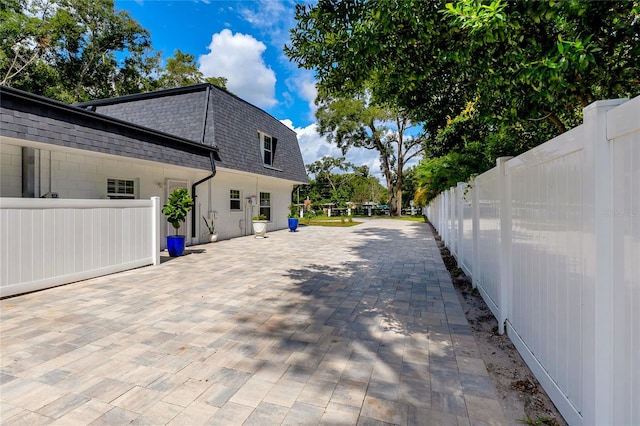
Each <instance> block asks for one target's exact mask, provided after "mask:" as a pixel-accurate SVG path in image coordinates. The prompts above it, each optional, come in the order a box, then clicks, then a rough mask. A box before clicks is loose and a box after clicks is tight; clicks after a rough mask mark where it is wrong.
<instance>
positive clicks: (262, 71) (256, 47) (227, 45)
mask: <svg viewBox="0 0 640 426" xmlns="http://www.w3.org/2000/svg"><path fill="white" fill-rule="evenodd" d="M266 48H267V47H266V46H265V45H264V43H262V42H261V41H258V40H256V39H255V38H253V37H252V36H250V35H247V34H241V33H236V34H233V33H232V32H231V31H230V30H228V29H224V30H222V31H220V32H219V33H217V34H214V35H213V37H212V38H211V44H209V46H208V49H209V51H210V52H209V53H207V54H206V55H201V56H200V58H199V63H200V71H201V72H202V73H203V74H204V76H205V77H225V78H226V79H227V88H228V89H229V90H230V91H231V92H232V93H234V94H236V95H238V96H239V97H241V98H242V99H244V100H246V101H248V102H251V103H252V104H255V105H257V106H259V107H261V108H269V107H272V106H274V105H276V104H277V100H276V97H275V91H276V74H275V72H274V71H273V70H272V69H271V68H270V67H268V66H267V65H266V64H265V62H264V59H263V58H262V54H263V53H264V51H265V50H266Z"/></svg>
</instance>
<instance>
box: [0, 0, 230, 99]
mask: <svg viewBox="0 0 640 426" xmlns="http://www.w3.org/2000/svg"><path fill="white" fill-rule="evenodd" d="M160 56H161V55H160V53H159V52H157V51H155V50H153V48H152V46H151V37H150V34H149V32H148V31H147V30H146V29H144V28H143V27H142V26H141V25H140V24H139V23H138V22H136V21H135V20H134V19H133V18H131V16H129V14H128V13H127V12H124V11H117V10H115V7H114V3H113V0H4V1H3V2H2V3H1V4H0V83H1V84H5V85H11V86H13V87H16V88H19V89H23V90H26V91H29V92H32V93H35V94H39V95H44V96H47V97H50V98H53V99H58V100H61V101H64V102H68V103H73V102H79V101H87V100H92V99H99V98H108V97H112V96H122V95H127V94H132V93H140V92H147V91H150V90H156V89H160V88H169V87H176V85H186V84H195V83H201V82H205V81H208V82H210V83H212V84H215V85H217V86H220V87H223V88H224V87H225V83H226V80H225V79H224V78H221V77H217V78H209V79H205V78H204V77H203V75H202V73H201V72H200V71H199V70H198V68H197V64H196V62H195V57H194V56H193V55H190V54H187V53H183V52H181V51H180V50H177V51H176V52H175V55H174V57H172V58H169V59H168V60H167V65H166V68H163V67H162V66H161V57H160Z"/></svg>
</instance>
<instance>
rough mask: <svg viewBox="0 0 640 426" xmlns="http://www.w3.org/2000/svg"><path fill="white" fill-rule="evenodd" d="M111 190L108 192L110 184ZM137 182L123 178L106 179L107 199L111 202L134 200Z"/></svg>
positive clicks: (136, 192)
mask: <svg viewBox="0 0 640 426" xmlns="http://www.w3.org/2000/svg"><path fill="white" fill-rule="evenodd" d="M112 182H113V188H111V189H112V190H111V191H109V189H110V188H109V187H110V186H111V185H110V184H111V183H112ZM138 186H139V185H138V180H137V179H128V178H127V179H124V178H112V177H110V178H107V198H109V199H112V200H135V199H136V198H138Z"/></svg>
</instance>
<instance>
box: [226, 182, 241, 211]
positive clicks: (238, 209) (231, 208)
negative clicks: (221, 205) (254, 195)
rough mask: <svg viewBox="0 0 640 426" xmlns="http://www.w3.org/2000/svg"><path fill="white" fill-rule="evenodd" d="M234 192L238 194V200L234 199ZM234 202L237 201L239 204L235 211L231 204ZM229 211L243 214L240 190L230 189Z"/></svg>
mask: <svg viewBox="0 0 640 426" xmlns="http://www.w3.org/2000/svg"><path fill="white" fill-rule="evenodd" d="M232 191H236V192H237V193H238V198H232V197H231V192H232ZM232 201H237V202H238V206H239V207H238V208H237V209H234V208H233V207H231V202H232ZM229 210H230V211H232V212H241V211H242V192H241V191H240V190H239V189H233V188H231V189H229Z"/></svg>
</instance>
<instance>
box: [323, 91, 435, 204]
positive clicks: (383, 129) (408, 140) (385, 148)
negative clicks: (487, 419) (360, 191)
mask: <svg viewBox="0 0 640 426" xmlns="http://www.w3.org/2000/svg"><path fill="white" fill-rule="evenodd" d="M365 93H366V92H365ZM316 117H317V118H318V132H319V133H320V135H321V136H326V137H327V140H328V141H329V142H331V143H335V144H336V146H337V147H338V148H340V149H341V150H342V153H343V154H344V153H346V152H347V151H348V150H349V149H350V148H365V149H369V150H373V151H376V152H377V153H378V155H379V156H380V168H381V170H382V174H383V176H384V178H385V183H386V185H387V190H388V191H389V195H390V199H389V204H390V206H391V214H392V215H397V214H400V208H401V203H402V184H403V175H404V168H405V164H406V163H407V162H408V161H409V160H411V159H412V158H414V157H415V156H417V155H420V154H422V152H423V144H422V142H423V139H424V137H423V136H422V135H420V136H410V135H409V129H410V128H411V127H413V125H412V123H411V121H410V120H409V118H408V116H407V115H406V114H404V113H403V111H401V110H399V109H393V108H389V107H386V106H382V104H376V103H374V102H371V101H370V100H368V99H367V96H365V95H356V96H353V97H341V98H336V99H330V100H325V101H323V102H321V105H320V108H319V109H318V111H317V113H316Z"/></svg>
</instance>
